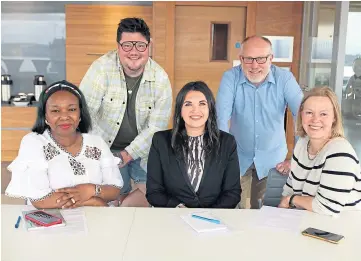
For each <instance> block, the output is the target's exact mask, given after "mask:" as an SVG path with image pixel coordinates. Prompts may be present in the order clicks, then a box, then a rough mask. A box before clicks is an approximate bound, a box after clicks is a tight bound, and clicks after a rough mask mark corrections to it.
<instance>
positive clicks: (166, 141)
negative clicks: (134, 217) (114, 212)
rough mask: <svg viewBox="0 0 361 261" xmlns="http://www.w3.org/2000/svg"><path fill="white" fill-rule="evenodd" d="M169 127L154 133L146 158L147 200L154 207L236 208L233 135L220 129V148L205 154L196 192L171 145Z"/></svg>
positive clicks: (237, 191)
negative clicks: (181, 204)
mask: <svg viewBox="0 0 361 261" xmlns="http://www.w3.org/2000/svg"><path fill="white" fill-rule="evenodd" d="M171 137H172V132H171V130H166V131H160V132H157V133H155V134H154V136H153V141H152V146H151V148H150V152H149V158H148V172H147V193H146V197H147V199H148V202H149V203H150V204H151V205H152V206H154V207H170V208H174V207H176V206H177V205H178V204H180V203H183V204H184V205H185V206H186V207H189V208H235V207H236V205H237V204H238V203H239V201H240V199H241V183H240V170H239V163H238V155H237V145H236V141H235V139H234V137H233V136H232V135H230V134H228V133H226V132H223V131H220V149H219V150H218V151H213V152H212V154H211V155H210V156H208V157H207V156H206V158H205V163H204V172H203V176H202V179H201V183H200V185H199V188H198V191H197V192H195V191H194V189H193V187H192V185H191V183H190V180H189V178H188V174H187V170H186V166H185V162H184V160H183V159H182V160H180V159H178V158H176V156H175V153H174V151H173V149H172V147H171Z"/></svg>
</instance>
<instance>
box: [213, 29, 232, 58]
mask: <svg viewBox="0 0 361 261" xmlns="http://www.w3.org/2000/svg"><path fill="white" fill-rule="evenodd" d="M211 50H212V58H211V61H227V60H228V24H216V23H212V28H211Z"/></svg>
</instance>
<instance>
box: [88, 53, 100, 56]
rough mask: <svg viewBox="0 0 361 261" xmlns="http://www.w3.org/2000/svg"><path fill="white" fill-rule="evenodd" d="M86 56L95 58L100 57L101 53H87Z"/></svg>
mask: <svg viewBox="0 0 361 261" xmlns="http://www.w3.org/2000/svg"><path fill="white" fill-rule="evenodd" d="M86 55H96V56H102V55H104V54H103V53H87V54H86Z"/></svg>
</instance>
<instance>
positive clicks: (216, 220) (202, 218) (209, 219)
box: [192, 214, 221, 224]
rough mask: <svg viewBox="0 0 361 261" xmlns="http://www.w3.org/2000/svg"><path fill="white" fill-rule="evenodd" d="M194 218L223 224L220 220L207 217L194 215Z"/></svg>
mask: <svg viewBox="0 0 361 261" xmlns="http://www.w3.org/2000/svg"><path fill="white" fill-rule="evenodd" d="M192 217H193V218H198V219H201V220H204V221H208V222H212V223H214V224H221V221H219V220H218V219H212V218H206V217H202V216H198V215H194V214H192Z"/></svg>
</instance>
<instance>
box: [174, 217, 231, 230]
mask: <svg viewBox="0 0 361 261" xmlns="http://www.w3.org/2000/svg"><path fill="white" fill-rule="evenodd" d="M193 214H195V215H198V216H202V217H205V218H209V219H216V220H219V219H218V218H217V217H215V216H213V215H212V214H211V213H210V212H193V213H189V214H187V215H182V216H181V218H182V219H183V220H184V221H185V222H186V223H187V224H188V225H189V226H190V227H191V228H193V229H194V230H195V231H197V232H198V233H204V232H212V231H222V230H223V231H226V230H228V227H227V226H226V225H225V224H224V223H222V221H220V224H215V223H212V222H209V221H206V220H202V219H198V218H194V217H192V215H193Z"/></svg>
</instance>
